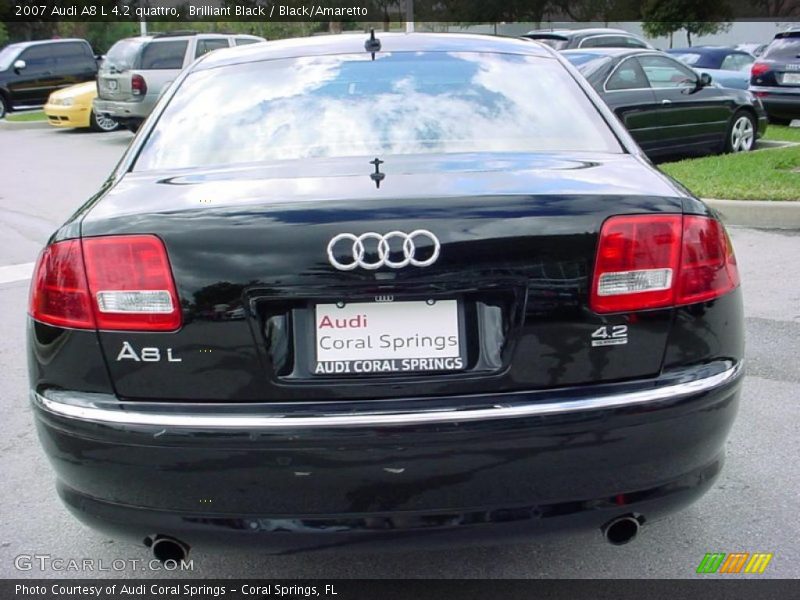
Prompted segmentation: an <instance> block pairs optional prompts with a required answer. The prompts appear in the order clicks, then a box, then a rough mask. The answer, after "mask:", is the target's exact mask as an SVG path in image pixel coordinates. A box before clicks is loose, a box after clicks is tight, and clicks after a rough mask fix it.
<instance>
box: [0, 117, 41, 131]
mask: <svg viewBox="0 0 800 600" xmlns="http://www.w3.org/2000/svg"><path fill="white" fill-rule="evenodd" d="M49 126H50V125H49V123H48V122H47V121H19V122H16V121H6V120H5V119H0V129H40V128H42V127H49Z"/></svg>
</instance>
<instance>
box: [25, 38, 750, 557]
mask: <svg viewBox="0 0 800 600" xmlns="http://www.w3.org/2000/svg"><path fill="white" fill-rule="evenodd" d="M220 100H224V102H223V101H220ZM29 311H30V318H29V321H28V355H29V366H30V391H31V399H32V405H33V409H34V412H35V416H36V423H37V428H38V432H39V436H40V439H41V442H42V444H43V446H44V448H45V450H46V452H47V454H48V455H49V458H50V460H51V462H52V465H53V467H54V469H55V471H56V474H57V478H58V485H57V487H58V491H59V494H60V495H61V498H62V499H63V501H64V502H65V503H66V505H67V506H68V507H69V508H70V509H71V510H72V512H73V513H74V514H75V515H76V516H77V517H78V518H80V519H82V520H83V521H85V522H86V523H88V524H89V525H91V526H92V527H95V528H99V529H101V530H104V531H107V532H109V533H110V534H111V535H114V536H120V537H128V538H130V539H131V540H134V541H136V542H137V543H142V542H143V541H144V543H145V544H146V545H148V546H151V547H152V549H153V551H154V553H155V555H156V557H158V558H162V559H165V558H176V559H177V558H181V557H183V556H184V555H185V553H186V551H187V549H188V547H189V546H191V545H195V544H201V545H202V544H209V545H212V544H222V543H232V544H237V545H244V544H260V545H264V546H266V547H267V548H269V549H271V550H273V551H277V550H292V549H322V548H337V549H338V548H341V547H342V546H343V545H346V544H353V545H355V546H356V547H362V548H364V547H368V546H371V545H373V544H381V543H387V544H400V543H403V542H405V541H412V540H413V541H422V542H426V543H429V544H435V543H442V544H452V543H456V542H466V541H472V540H479V539H486V538H488V537H492V536H500V537H502V538H503V539H511V538H515V537H516V538H523V539H524V538H525V537H526V536H530V535H532V534H535V533H537V532H540V531H545V530H553V529H564V528H567V527H572V526H577V527H588V528H597V529H598V530H601V529H602V531H603V532H604V534H605V536H606V537H607V539H608V540H609V541H611V542H613V543H617V544H619V543H624V542H626V541H628V540H630V539H631V538H633V537H634V536H635V535H636V534H637V532H638V530H639V527H640V525H642V524H643V523H646V522H650V521H651V520H652V519H656V518H658V517H660V516H662V515H664V514H666V513H669V512H671V511H674V510H677V509H678V508H681V507H683V506H686V505H687V504H689V503H690V502H693V501H694V500H696V499H697V498H698V497H699V496H701V495H702V494H703V493H704V492H706V491H707V490H708V489H709V488H710V487H711V486H712V484H713V482H714V480H715V478H716V477H717V475H718V474H719V473H720V470H721V468H722V465H723V460H724V455H725V440H726V438H727V435H728V432H729V430H730V428H731V425H732V423H733V420H734V416H735V414H736V410H737V405H738V402H739V393H740V385H741V381H742V376H743V371H742V352H743V325H742V294H741V291H740V286H739V275H738V272H737V267H736V260H735V258H734V254H733V249H732V247H731V243H730V240H729V239H728V236H727V234H726V232H725V229H724V227H723V225H722V224H721V223H720V221H719V220H718V218H717V216H716V215H715V213H713V212H712V211H710V210H709V209H708V208H707V207H706V206H705V205H704V204H703V203H702V202H701V201H699V200H698V199H696V198H695V197H693V196H692V195H690V194H689V193H688V192H687V191H686V190H685V189H684V188H683V187H682V186H680V185H678V184H677V183H675V182H673V181H672V180H670V179H669V178H668V177H666V176H665V175H663V174H661V173H660V172H658V171H657V170H656V169H655V168H654V167H652V166H651V164H650V163H649V161H648V160H647V159H646V158H645V157H644V156H643V155H642V154H641V151H640V150H639V148H638V147H637V146H636V144H635V143H634V142H633V140H632V139H631V137H630V136H629V135H628V133H627V132H626V131H625V129H624V128H623V127H622V126H621V125H620V123H619V122H618V121H617V120H616V119H615V118H614V116H613V114H612V113H611V112H610V111H609V110H608V108H607V107H606V106H605V105H604V104H603V102H602V100H601V99H600V97H599V96H598V95H597V94H596V93H595V92H594V91H593V90H592V88H591V87H590V86H589V85H588V84H587V83H586V82H585V81H584V80H583V79H582V78H581V77H580V76H579V75H578V74H577V72H575V71H574V70H573V69H571V68H570V67H569V66H568V64H567V63H566V61H565V60H564V59H563V58H562V57H560V56H559V55H558V54H557V53H556V52H554V51H552V50H550V49H549V48H546V47H544V46H541V45H539V44H532V43H530V42H525V41H522V40H518V39H508V38H505V39H504V38H493V37H489V36H485V37H484V36H468V35H455V34H445V35H441V34H388V33H382V34H379V36H378V37H376V38H370V37H368V36H365V35H339V36H331V37H314V38H308V39H296V40H284V41H278V42H272V43H270V44H256V45H252V46H247V47H242V48H236V49H229V50H220V51H217V52H213V53H211V54H208V55H206V56H205V57H203V58H202V59H200V60H199V61H197V62H195V63H194V64H193V65H192V66H191V67H189V68H188V69H187V70H186V71H184V72H183V73H182V74H181V75H180V76H179V78H178V79H177V80H176V81H175V83H174V84H173V85H172V86H171V87H170V89H169V90H168V91H167V92H166V95H165V96H164V97H163V100H162V102H160V103H159V104H158V106H157V107H156V110H155V112H153V114H152V115H151V117H150V118H149V119H148V120H147V121H146V122H145V124H144V125H143V127H142V129H141V130H140V131H139V134H138V135H137V137H136V138H135V139H134V141H133V142H132V144H131V146H130V147H129V148H128V150H127V152H126V154H125V156H124V158H123V159H122V161H121V162H120V164H119V165H118V166H117V168H116V169H115V171H114V172H113V173H112V175H111V176H110V178H109V179H108V181H107V182H106V183H105V184H104V185H103V187H102V188H101V190H100V191H99V193H98V194H97V195H96V196H94V197H93V198H92V199H91V200H90V201H89V202H87V203H86V204H84V205H83V206H82V207H81V208H80V210H78V212H77V213H76V214H75V215H74V216H73V217H72V218H70V219H69V220H68V221H67V222H66V223H65V224H64V225H63V226H62V227H61V228H60V229H59V230H58V231H57V232H56V233H55V234H54V235H53V236H52V238H51V239H50V242H49V244H48V245H47V247H46V248H45V249H44V251H43V253H42V255H41V257H40V259H39V261H38V264H37V267H36V270H35V275H34V278H33V281H32V289H31V296H30V308H29Z"/></svg>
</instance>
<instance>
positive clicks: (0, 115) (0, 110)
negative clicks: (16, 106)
mask: <svg viewBox="0 0 800 600" xmlns="http://www.w3.org/2000/svg"><path fill="white" fill-rule="evenodd" d="M8 108H9V107H8V101H7V100H6V97H5V96H4V95H3V94H0V119H5V118H6V115H7V114H8Z"/></svg>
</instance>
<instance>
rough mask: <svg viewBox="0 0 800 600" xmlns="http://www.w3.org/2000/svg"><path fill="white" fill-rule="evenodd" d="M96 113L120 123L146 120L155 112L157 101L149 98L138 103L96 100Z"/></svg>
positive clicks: (94, 105)
mask: <svg viewBox="0 0 800 600" xmlns="http://www.w3.org/2000/svg"><path fill="white" fill-rule="evenodd" d="M92 105H93V107H94V111H95V112H96V113H98V114H101V115H108V116H110V117H112V118H113V119H116V120H118V121H125V120H130V119H136V120H144V119H145V118H147V115H149V114H150V113H151V112H152V111H153V106H155V101H151V100H150V99H149V98H148V97H147V96H145V98H144V99H142V100H141V101H137V102H123V101H116V100H103V99H101V98H95V99H94V100H93V102H92Z"/></svg>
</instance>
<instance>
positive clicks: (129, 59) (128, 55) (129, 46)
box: [103, 40, 144, 71]
mask: <svg viewBox="0 0 800 600" xmlns="http://www.w3.org/2000/svg"><path fill="white" fill-rule="evenodd" d="M143 45H144V42H142V41H141V40H120V41H119V42H117V43H116V44H114V45H113V46H111V49H110V50H109V51H108V53H107V54H106V56H105V58H104V60H103V67H104V68H107V69H113V70H116V71H127V70H128V69H132V68H133V67H134V64H135V63H136V57H137V55H138V53H139V50H140V49H141V48H142V46H143Z"/></svg>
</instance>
